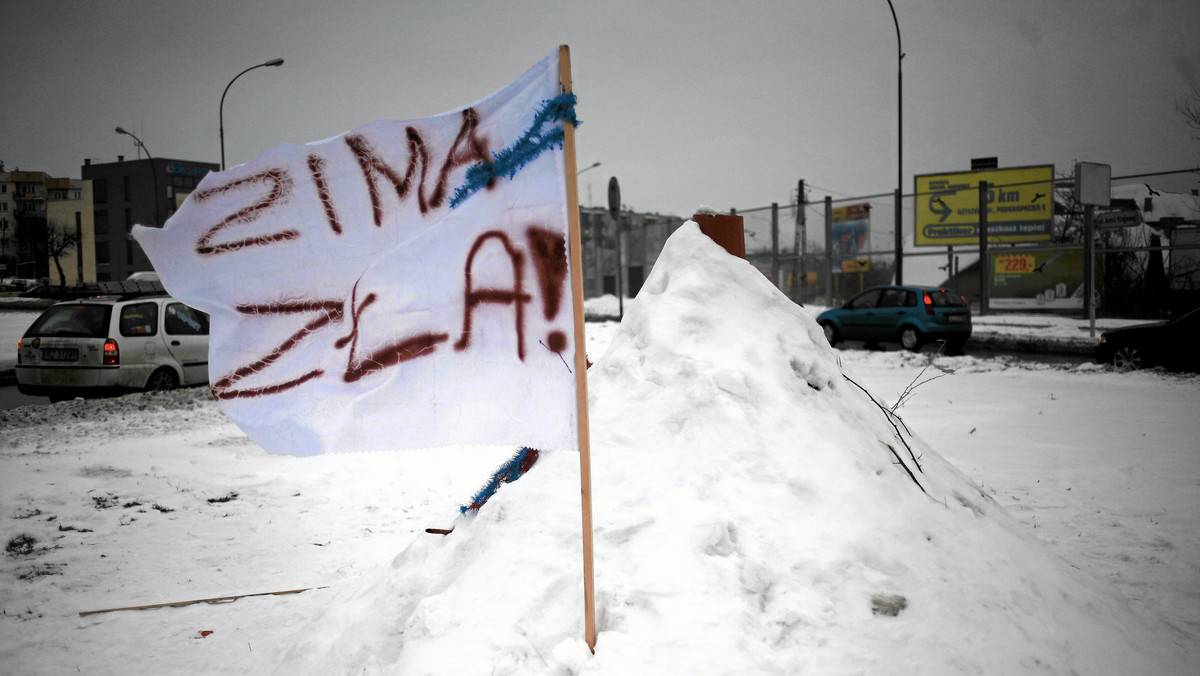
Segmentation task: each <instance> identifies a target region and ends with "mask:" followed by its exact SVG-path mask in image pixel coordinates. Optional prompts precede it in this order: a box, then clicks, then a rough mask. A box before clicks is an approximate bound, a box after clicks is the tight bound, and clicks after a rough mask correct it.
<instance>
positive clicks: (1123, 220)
mask: <svg viewBox="0 0 1200 676" xmlns="http://www.w3.org/2000/svg"><path fill="white" fill-rule="evenodd" d="M1092 224H1093V225H1094V226H1095V228H1096V229H1097V230H1117V229H1119V228H1132V227H1133V226H1135V225H1141V224H1142V212H1140V211H1138V210H1137V209H1122V210H1121V211H1105V212H1103V213H1098V214H1096V217H1095V220H1093V221H1092Z"/></svg>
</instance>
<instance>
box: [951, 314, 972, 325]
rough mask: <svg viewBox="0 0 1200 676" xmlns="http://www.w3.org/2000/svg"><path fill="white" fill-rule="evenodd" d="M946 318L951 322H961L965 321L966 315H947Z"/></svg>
mask: <svg viewBox="0 0 1200 676" xmlns="http://www.w3.org/2000/svg"><path fill="white" fill-rule="evenodd" d="M946 319H947V320H948V321H949V322H950V323H951V324H962V323H963V322H965V321H967V316H966V315H949V316H947V317H946Z"/></svg>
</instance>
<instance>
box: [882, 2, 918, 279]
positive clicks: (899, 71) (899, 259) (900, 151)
mask: <svg viewBox="0 0 1200 676" xmlns="http://www.w3.org/2000/svg"><path fill="white" fill-rule="evenodd" d="M887 4H888V8H889V9H891V10H892V23H894V24H896V54H897V55H898V58H897V59H896V284H903V283H904V228H903V227H902V224H903V221H902V220H901V219H902V218H903V216H904V204H903V196H904V48H903V46H902V45H901V43H900V20H899V19H897V18H896V8H895V6H893V5H892V0H887ZM914 199H915V198H914Z"/></svg>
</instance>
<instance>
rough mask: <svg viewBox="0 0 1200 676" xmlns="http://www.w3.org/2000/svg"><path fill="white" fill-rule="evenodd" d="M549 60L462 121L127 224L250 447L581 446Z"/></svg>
mask: <svg viewBox="0 0 1200 676" xmlns="http://www.w3.org/2000/svg"><path fill="white" fill-rule="evenodd" d="M558 58H559V57H558V52H557V51H556V52H555V53H553V54H551V55H550V56H549V57H548V58H546V59H545V60H543V61H542V62H541V63H539V64H538V65H537V66H536V67H534V68H533V69H532V70H530V71H529V72H527V73H525V74H524V75H523V76H521V78H520V79H518V80H517V81H516V82H514V83H512V84H511V85H509V86H508V87H505V88H504V89H503V90H501V91H499V92H497V93H496V94H495V95H493V96H491V97H489V98H486V99H484V100H482V101H480V102H478V103H476V104H474V105H472V106H470V107H467V108H464V109H462V110H457V111H453V112H450V113H446V114H444V115H440V116H437V117H432V118H428V119H423V120H415V121H407V122H399V121H390V120H389V121H380V122H375V123H373V124H370V125H367V126H365V127H362V128H359V129H356V130H354V131H352V132H349V133H346V134H343V135H341V136H337V137H334V138H331V139H328V140H325V141H320V142H317V143H311V144H308V145H305V146H296V145H281V146H278V147H276V148H274V149H272V150H270V151H268V152H267V153H264V154H263V155H261V156H260V157H258V158H257V159H255V160H254V161H253V162H250V163H248V164H245V165H241V166H238V167H233V168H231V169H229V170H228V171H225V172H221V173H212V174H209V175H208V176H206V177H205V179H204V180H203V181H202V182H201V184H200V185H199V186H198V187H197V189H196V191H195V192H193V193H192V194H191V195H190V196H189V197H188V199H187V200H186V201H185V202H184V203H183V205H182V206H181V207H180V209H179V211H178V213H176V214H175V215H174V216H173V217H172V218H171V219H170V220H168V221H167V224H166V226H165V227H164V228H162V229H161V230H159V229H155V228H146V227H140V226H139V227H137V228H135V229H134V235H135V236H136V238H137V240H138V242H139V243H140V244H141V245H142V247H143V248H144V249H145V250H146V252H147V254H149V256H150V259H151V260H152V261H153V263H154V267H155V269H156V270H157V271H158V273H159V275H160V276H161V278H162V281H163V283H164V285H165V286H166V288H167V290H168V291H170V292H171V294H172V295H174V296H175V297H177V298H179V299H181V300H183V301H185V302H187V303H189V304H190V305H193V306H195V307H197V308H199V309H201V310H204V311H205V312H208V313H209V314H210V315H211V316H212V322H211V326H212V335H211V342H210V348H209V360H210V363H209V373H210V379H211V383H212V388H213V392H214V393H215V394H216V396H217V398H218V399H219V401H220V405H221V407H222V409H223V410H224V411H225V412H226V413H227V414H228V415H229V417H231V418H232V419H233V420H234V421H235V422H236V423H237V424H238V425H239V426H240V427H241V428H242V429H243V430H245V431H246V432H247V433H248V434H249V435H250V437H251V438H252V439H254V440H255V441H256V442H257V443H259V444H260V445H262V446H263V447H264V448H266V449H267V450H268V451H271V452H273V453H288V454H296V455H308V454H313V453H328V452H342V451H364V450H380V449H394V448H422V447H431V446H441V445H447V444H459V443H480V444H508V445H518V446H530V447H534V448H539V449H543V450H549V449H574V448H577V446H578V440H577V435H576V427H577V421H576V415H577V413H576V401H575V397H576V390H575V374H573V373H572V371H573V363H574V362H573V354H574V349H575V336H574V320H573V314H572V308H573V302H572V295H571V283H570V274H569V271H568V256H567V251H566V245H567V242H568V240H569V237H568V223H569V221H568V217H567V199H566V177H565V176H566V169H565V160H564V155H563V150H562V135H563V131H562V130H563V124H573V123H574V114H573V111H574V108H573V102H574V99H573V97H572V96H570V95H561V88H560V85H559V70H558ZM564 120H566V121H565V122H564Z"/></svg>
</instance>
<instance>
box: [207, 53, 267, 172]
mask: <svg viewBox="0 0 1200 676" xmlns="http://www.w3.org/2000/svg"><path fill="white" fill-rule="evenodd" d="M282 65H283V59H271V60H270V61H265V62H263V63H260V64H258V65H257V66H250V67H249V68H247V69H246V70H243V71H242V72H240V73H238V74H237V75H234V76H233V80H230V81H229V84H227V85H225V91H223V92H221V106H220V108H219V109H218V111H217V113H218V115H219V117H220V126H221V171H225V95H226V94H228V93H229V88H230V87H231V86H232V85H233V83H234V81H236V80H237V79H238V78H239V77H241V76H243V75H245V74H246V73H249V72H250V71H252V70H254V69H255V68H262V67H263V66H272V67H274V66H282Z"/></svg>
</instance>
